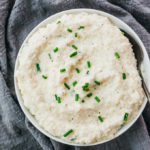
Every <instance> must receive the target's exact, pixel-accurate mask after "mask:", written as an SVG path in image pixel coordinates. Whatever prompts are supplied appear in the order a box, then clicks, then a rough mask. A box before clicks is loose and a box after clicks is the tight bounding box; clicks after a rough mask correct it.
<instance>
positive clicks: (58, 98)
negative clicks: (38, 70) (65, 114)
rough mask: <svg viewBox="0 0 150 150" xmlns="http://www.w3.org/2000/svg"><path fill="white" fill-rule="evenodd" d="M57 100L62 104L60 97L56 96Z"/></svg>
mask: <svg viewBox="0 0 150 150" xmlns="http://www.w3.org/2000/svg"><path fill="white" fill-rule="evenodd" d="M55 99H56V101H57V102H58V103H61V99H60V97H58V96H57V94H55Z"/></svg>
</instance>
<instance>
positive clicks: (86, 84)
mask: <svg viewBox="0 0 150 150" xmlns="http://www.w3.org/2000/svg"><path fill="white" fill-rule="evenodd" d="M88 86H89V83H85V84H84V85H83V86H82V90H83V91H89V88H88Z"/></svg>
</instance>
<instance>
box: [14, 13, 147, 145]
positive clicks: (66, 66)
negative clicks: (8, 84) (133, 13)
mask: <svg viewBox="0 0 150 150" xmlns="http://www.w3.org/2000/svg"><path fill="white" fill-rule="evenodd" d="M17 59H18V65H17V68H16V71H15V80H16V84H17V88H18V90H19V91H20V94H21V97H22V101H23V103H22V104H23V105H24V106H25V108H26V109H28V110H29V113H28V114H32V117H33V118H34V120H35V121H36V122H37V124H38V125H39V127H40V128H42V130H44V131H46V132H47V133H48V134H49V135H52V136H53V137H56V138H58V139H61V140H62V141H66V142H68V143H75V144H90V143H96V142H100V141H105V140H109V139H112V138H113V137H115V135H116V134H117V133H118V131H120V130H121V127H122V126H125V124H127V123H128V122H131V121H132V120H134V118H136V116H137V115H138V113H139V109H140V108H141V106H142V105H143V103H145V104H146V102H145V101H144V93H143V89H142V86H141V79H140V77H139V74H138V71H137V68H136V60H135V57H134V53H133V50H132V45H131V44H130V42H129V40H128V39H127V38H126V37H125V36H124V35H123V33H122V32H121V31H120V29H119V28H118V27H117V26H116V25H115V24H114V23H113V22H111V21H110V19H109V18H108V17H106V16H103V15H100V14H97V13H88V12H84V11H81V12H77V13H63V14H61V15H60V16H58V17H57V18H55V19H53V20H52V21H51V22H46V23H45V24H44V25H42V26H39V27H37V28H36V30H35V31H34V32H33V33H32V34H31V35H30V36H29V37H28V38H27V40H26V41H25V43H24V44H23V46H22V48H21V50H20V52H19V55H18V58H17ZM143 107H144V106H143Z"/></svg>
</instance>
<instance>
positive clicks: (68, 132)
mask: <svg viewBox="0 0 150 150" xmlns="http://www.w3.org/2000/svg"><path fill="white" fill-rule="evenodd" d="M71 132H73V130H72V129H70V130H69V131H67V132H66V133H65V134H64V137H66V136H68V135H69V134H70V133H71Z"/></svg>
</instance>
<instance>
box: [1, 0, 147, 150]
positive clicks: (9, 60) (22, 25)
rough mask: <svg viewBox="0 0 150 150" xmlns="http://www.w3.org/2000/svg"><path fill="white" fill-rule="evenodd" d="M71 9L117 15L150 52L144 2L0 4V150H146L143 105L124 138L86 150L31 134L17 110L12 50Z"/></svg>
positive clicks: (28, 0)
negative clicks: (52, 17)
mask: <svg viewBox="0 0 150 150" xmlns="http://www.w3.org/2000/svg"><path fill="white" fill-rule="evenodd" d="M72 8H93V9H98V10H102V11H105V12H108V13H110V14H112V15H115V16H117V17H118V18H120V19H121V20H123V21H124V22H126V23H127V24H128V25H130V26H131V27H132V29H133V30H134V31H135V32H136V33H137V34H138V35H139V37H140V38H141V40H142V41H143V42H144V45H145V47H146V49H147V51H148V53H149V54H150V34H149V32H150V0H16V1H15V0H0V150H42V149H43V150H74V149H76V150H82V149H84V150H149V149H150V138H149V131H150V106H149V104H148V105H147V107H146V109H145V111H144V113H143V115H142V116H141V117H140V118H139V119H138V121H137V122H136V123H135V124H134V125H133V127H132V128H130V129H129V130H128V131H127V132H126V133H125V134H123V135H122V136H120V137H119V138H117V139H115V140H113V141H111V142H108V143H106V144H102V145H99V146H95V147H89V148H79V147H70V146H67V145H63V144H60V143H57V142H54V141H53V140H51V139H49V138H47V137H46V136H44V135H43V134H41V133H40V132H39V131H37V130H36V129H35V128H34V127H33V126H32V124H31V123H30V122H29V121H28V120H27V119H26V117H25V116H24V114H23V112H22V111H21V109H20V107H19V105H18V101H17V98H16V95H15V90H14V83H13V71H14V65H15V59H16V56H17V53H18V50H19V48H20V46H21V44H22V42H23V40H24V39H25V37H26V36H27V35H28V33H29V32H30V31H31V30H32V29H33V28H34V27H35V26H36V25H37V24H38V23H40V22H41V21H42V20H44V19H45V18H47V17H49V16H50V15H52V14H55V13H57V12H60V11H63V10H67V9H72ZM147 69H149V68H147ZM89 134H92V133H89Z"/></svg>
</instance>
